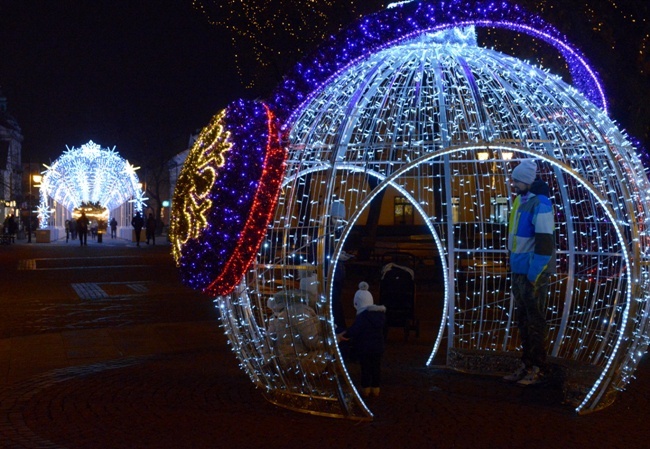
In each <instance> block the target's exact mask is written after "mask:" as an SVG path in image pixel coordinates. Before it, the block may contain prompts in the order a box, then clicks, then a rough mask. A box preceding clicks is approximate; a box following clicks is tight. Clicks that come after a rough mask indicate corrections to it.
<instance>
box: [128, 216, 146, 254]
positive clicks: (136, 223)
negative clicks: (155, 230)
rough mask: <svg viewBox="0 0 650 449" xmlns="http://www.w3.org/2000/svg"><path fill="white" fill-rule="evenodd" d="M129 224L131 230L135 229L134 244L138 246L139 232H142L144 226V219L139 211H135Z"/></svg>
mask: <svg viewBox="0 0 650 449" xmlns="http://www.w3.org/2000/svg"><path fill="white" fill-rule="evenodd" d="M131 226H133V230H134V231H135V242H136V246H140V234H141V233H142V227H143V226H144V219H143V218H142V215H140V212H136V213H135V215H134V216H133V219H132V220H131Z"/></svg>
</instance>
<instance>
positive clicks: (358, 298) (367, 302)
mask: <svg viewBox="0 0 650 449" xmlns="http://www.w3.org/2000/svg"><path fill="white" fill-rule="evenodd" d="M369 287H370V286H369V285H368V283H367V282H360V283H359V290H357V292H356V293H355V294H354V308H355V309H357V315H358V314H360V313H361V312H363V311H364V310H366V309H367V308H368V307H370V306H371V305H373V304H374V300H373V298H372V293H370V292H369V291H368V288H369Z"/></svg>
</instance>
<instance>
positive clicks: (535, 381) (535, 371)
mask: <svg viewBox="0 0 650 449" xmlns="http://www.w3.org/2000/svg"><path fill="white" fill-rule="evenodd" d="M545 382H546V377H545V376H544V373H543V372H542V370H540V369H539V367H538V366H533V367H532V368H531V369H530V370H528V373H526V375H525V376H524V377H523V378H522V379H521V380H520V381H518V382H517V385H522V386H524V387H527V386H529V385H540V384H543V383H545Z"/></svg>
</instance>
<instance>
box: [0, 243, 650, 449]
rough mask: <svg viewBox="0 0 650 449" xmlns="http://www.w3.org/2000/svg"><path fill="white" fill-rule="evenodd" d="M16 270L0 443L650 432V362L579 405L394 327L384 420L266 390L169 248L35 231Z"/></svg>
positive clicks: (364, 440)
mask: <svg viewBox="0 0 650 449" xmlns="http://www.w3.org/2000/svg"><path fill="white" fill-rule="evenodd" d="M75 258H76V259H75ZM25 261H27V262H25ZM0 269H1V270H2V271H1V273H2V278H1V279H2V287H3V294H2V297H0V308H1V310H2V314H0V448H56V449H63V448H67V449H73V448H254V447H264V448H304V449H311V448H324V447H327V448H355V449H356V448H546V447H554V446H559V447H562V448H589V447H603V448H621V449H622V448H626V449H627V448H630V447H633V448H635V447H646V446H647V444H648V443H647V442H648V440H649V438H650V430H649V429H648V427H649V426H648V424H647V423H648V418H649V413H648V410H649V406H650V403H649V402H650V364H649V362H648V360H647V359H644V360H643V361H642V363H641V366H640V368H639V370H638V372H637V377H638V379H637V380H635V381H634V382H633V383H632V384H631V385H630V386H629V387H628V390H627V391H625V392H624V393H623V394H621V395H620V397H619V399H618V400H617V401H616V402H615V403H614V404H613V405H612V406H610V407H609V408H607V409H605V410H602V411H600V412H596V413H592V414H590V415H585V416H578V415H576V414H575V412H574V411H573V409H572V408H570V407H568V406H566V405H563V404H562V392H561V391H559V388H555V387H544V388H520V387H516V386H511V385H506V384H504V383H503V382H501V381H500V379H499V378H495V377H491V376H475V375H467V374H461V373H456V372H452V371H449V370H445V369H439V368H424V366H423V365H424V360H425V359H426V357H427V355H428V351H429V348H430V346H431V342H430V339H429V336H428V334H427V333H426V332H423V334H422V335H421V336H420V337H419V338H417V339H416V338H410V339H409V341H408V342H404V341H403V338H402V335H401V333H400V332H397V330H396V332H395V333H393V331H391V334H390V335H389V344H388V350H387V353H386V356H385V358H384V360H385V364H384V385H383V387H382V395H381V397H379V398H374V400H373V401H371V402H370V403H369V406H370V408H371V410H373V412H374V414H375V419H374V421H372V422H366V423H357V422H353V421H346V420H340V419H330V418H322V417H317V416H311V415H305V414H300V413H296V412H291V411H288V410H284V409H282V408H278V407H275V406H273V405H272V404H270V403H268V402H266V401H265V400H264V398H263V397H262V395H261V393H260V391H258V390H256V389H255V387H254V386H253V385H252V384H251V383H250V381H249V380H248V378H247V377H246V375H245V374H244V373H243V372H242V371H241V370H240V369H239V368H238V366H237V361H236V359H235V357H234V355H233V354H232V352H231V351H230V349H229V347H228V345H227V344H226V339H225V337H224V336H223V335H222V333H221V331H220V329H219V325H218V321H217V316H216V312H215V310H214V307H213V306H212V303H211V300H210V299H209V298H205V297H203V296H202V295H200V294H198V293H196V292H192V291H191V290H189V289H186V288H185V287H183V286H182V285H180V283H179V282H178V279H177V276H176V274H175V269H174V267H173V264H172V263H171V258H170V256H169V247H164V246H156V247H147V246H144V247H141V248H135V247H134V246H133V245H131V244H130V243H128V242H125V241H115V242H108V244H103V245H101V246H100V245H99V244H95V245H92V244H91V243H89V246H88V247H85V248H79V247H77V246H73V245H68V246H66V245H65V244H62V243H53V244H38V245H35V244H31V245H27V244H20V243H19V244H16V245H11V246H9V247H0ZM350 369H351V371H352V372H353V373H354V372H355V370H356V369H357V368H356V367H355V366H351V367H350Z"/></svg>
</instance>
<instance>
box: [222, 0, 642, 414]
mask: <svg viewBox="0 0 650 449" xmlns="http://www.w3.org/2000/svg"><path fill="white" fill-rule="evenodd" d="M477 3H479V4H482V2H477ZM504 5H505V4H504V3H500V4H499V5H494V4H491V3H489V4H484V5H483V6H484V8H483V9H481V8H477V9H476V11H480V12H476V11H474V12H472V11H468V10H466V9H465V8H466V7H465V4H464V3H463V4H461V2H458V3H456V2H452V3H450V4H447V7H448V9H444V10H442V11H440V10H437V12H436V10H434V6H432V3H429V2H421V4H418V5H405V6H403V7H401V9H399V8H398V11H397V12H395V13H393V12H390V13H388V12H386V13H382V14H379V15H378V19H379V20H378V23H379V22H380V20H386V22H385V23H384V25H386V23H387V24H388V25H386V26H383V27H378V29H376V30H374V32H376V34H373V32H370V31H369V30H368V28H367V26H368V25H367V24H369V23H372V20H368V21H364V23H363V25H361V26H360V28H359V30H361V31H360V34H362V35H363V36H364V38H366V39H367V40H368V41H369V42H370V43H369V44H368V45H367V46H364V45H360V44H359V45H357V46H356V47H354V49H352V50H350V49H348V50H350V52H349V53H346V52H343V51H338V52H337V51H336V49H337V47H336V46H335V45H333V46H331V47H328V49H327V51H326V52H325V53H324V54H325V55H326V56H327V55H330V56H331V55H336V57H338V58H348V59H346V60H344V61H343V60H341V59H336V60H335V62H333V63H331V64H330V65H329V66H327V67H325V65H326V64H325V62H326V57H325V56H323V57H321V59H320V60H318V61H317V62H316V63H315V64H314V65H313V66H308V67H307V68H306V69H305V71H304V72H303V74H302V75H300V76H297V77H294V78H290V79H289V80H288V81H287V82H286V83H285V85H284V87H282V88H281V89H279V92H278V94H277V95H276V97H275V98H274V103H272V104H271V108H272V109H273V110H276V111H280V110H282V106H283V105H287V104H288V105H290V106H291V108H290V110H291V111H293V112H292V114H291V115H290V116H289V117H288V118H286V119H285V126H286V130H287V132H288V146H287V149H288V157H287V160H286V171H285V175H284V180H283V184H282V188H281V191H280V195H279V198H278V200H277V207H276V208H275V212H274V216H273V219H272V221H271V224H270V226H269V227H268V229H267V232H266V234H265V236H264V240H263V242H262V245H261V247H260V250H259V254H258V257H257V260H256V261H255V263H254V264H253V265H252V266H251V267H250V269H249V270H248V271H247V272H246V273H245V275H244V277H243V278H242V280H241V282H240V284H239V285H238V286H237V288H236V289H235V290H234V291H233V292H232V293H229V294H224V295H222V296H220V297H219V298H218V300H217V305H218V307H219V308H220V310H221V316H222V320H223V323H224V328H225V330H226V333H227V335H228V337H229V339H230V342H231V343H232V344H233V348H234V349H235V352H236V354H237V356H238V357H239V359H240V361H241V365H242V367H243V368H244V369H245V371H246V372H247V373H248V374H249V375H250V377H251V379H252V380H253V381H254V382H255V383H256V384H257V385H258V386H260V387H261V388H263V389H264V391H265V395H266V396H267V398H268V399H269V400H270V401H272V402H274V403H276V404H278V405H281V406H283V407H287V408H292V409H296V410H299V411H303V412H308V413H315V414H321V415H328V416H338V417H348V418H353V419H371V418H372V413H371V411H370V410H369V409H368V408H367V406H366V404H365V403H364V402H363V401H362V399H361V398H360V397H359V396H358V395H357V392H356V390H355V388H354V386H353V381H352V379H350V377H349V375H348V373H347V371H346V367H345V364H344V363H343V362H342V361H341V356H340V354H339V352H338V347H337V345H336V342H335V336H334V329H333V314H332V309H331V298H332V295H333V290H334V282H333V279H334V278H335V270H336V267H337V264H338V258H339V256H340V254H341V251H342V249H343V245H344V243H345V240H346V238H347V236H348V235H349V232H350V229H351V228H352V226H353V225H354V224H355V222H356V221H357V220H358V219H359V218H360V217H361V216H362V214H363V211H364V209H365V208H367V207H368V205H369V204H370V203H371V201H372V199H373V198H374V197H375V196H376V195H378V194H379V193H380V192H381V191H383V190H385V189H387V188H389V187H390V188H394V189H397V190H398V191H399V192H401V193H402V194H403V196H404V197H405V198H407V199H408V200H409V201H410V202H411V204H413V206H414V207H415V209H416V210H417V211H418V212H419V213H420V215H421V216H422V218H423V221H424V222H425V223H426V224H427V226H428V228H429V230H430V231H431V234H432V236H433V238H434V241H435V242H436V246H437V250H438V253H439V255H440V262H441V265H442V266H443V267H444V280H445V284H444V288H445V306H444V308H445V312H446V316H445V321H444V322H443V323H441V325H440V326H437V330H438V333H437V336H436V339H435V342H434V347H433V348H432V356H431V357H433V354H434V353H435V352H436V351H437V350H438V348H439V345H440V342H441V340H442V336H443V334H444V333H446V336H447V342H448V346H447V348H446V350H447V357H448V362H449V364H450V365H452V363H451V361H450V359H449V358H450V354H454V353H459V352H462V351H483V352H485V353H493V354H496V353H497V352H500V351H505V352H514V351H516V350H517V346H518V336H517V332H516V329H515V328H514V327H513V325H512V320H513V304H512V301H511V299H510V287H509V274H508V270H507V258H508V253H507V242H506V239H507V230H506V224H505V223H504V222H503V220H502V219H501V217H502V215H501V214H500V213H498V212H497V209H496V207H493V206H496V205H500V206H501V205H504V204H505V205H507V204H509V201H510V188H509V181H508V179H509V176H510V173H511V171H512V168H513V167H514V165H516V164H517V163H518V162H519V161H520V160H522V159H523V158H535V159H536V161H537V164H538V167H539V171H540V173H541V176H542V178H543V179H544V180H545V181H546V182H547V183H549V184H550V186H551V192H552V200H553V203H554V206H555V208H556V224H557V245H558V274H557V275H556V276H555V277H554V278H553V280H552V284H551V289H550V292H549V298H548V309H547V315H548V316H547V317H548V321H549V325H550V331H549V337H550V340H551V345H550V347H549V352H550V355H551V356H554V357H556V358H558V359H560V360H565V361H569V362H571V363H577V364H582V365H583V366H589V367H591V368H593V369H594V372H596V375H595V377H594V381H593V385H592V386H591V387H590V388H589V391H587V392H586V393H584V394H583V395H582V396H581V397H580V398H578V400H577V401H576V403H575V407H576V410H577V411H578V412H588V411H592V410H596V409H598V408H600V407H602V406H604V405H607V404H608V403H610V402H611V400H612V395H613V393H614V392H616V391H618V390H621V389H622V388H624V386H625V385H626V384H627V383H628V382H629V381H630V379H631V376H632V373H633V371H634V369H635V367H636V365H637V364H638V361H639V358H640V357H641V355H642V354H644V353H645V351H646V349H647V343H648V329H647V327H648V307H649V303H648V296H649V291H650V286H649V277H648V272H647V267H648V266H647V262H648V250H649V248H648V245H649V244H650V239H649V236H648V229H647V223H646V220H647V218H646V217H647V215H648V212H649V211H650V204H649V201H648V198H647V195H646V192H647V191H649V190H650V183H649V182H648V179H647V177H646V175H645V172H644V169H643V166H642V164H641V163H640V161H639V158H638V156H637V155H636V154H635V150H634V148H633V147H632V145H631V144H630V143H629V142H628V141H627V139H626V138H625V136H624V135H623V133H622V132H621V131H620V130H618V128H617V127H616V125H615V123H614V122H613V121H612V120H611V119H609V118H608V117H607V115H606V113H605V112H604V111H603V109H600V107H602V108H604V107H605V101H604V99H603V98H601V97H600V96H599V93H601V94H602V90H600V88H599V85H598V83H597V80H596V78H595V77H593V73H591V72H590V71H589V70H588V69H585V70H583V72H585V71H586V72H587V73H589V74H590V76H592V78H589V79H591V81H589V79H587V81H586V85H591V86H592V87H594V86H596V87H595V88H594V89H591V91H590V92H585V94H586V95H588V96H589V98H590V99H591V101H590V100H589V99H588V98H587V97H586V96H585V95H583V94H582V93H580V92H578V91H576V90H575V89H574V88H572V87H571V86H569V85H567V84H566V83H565V82H563V81H562V80H561V79H559V78H558V77H555V76H553V75H549V74H548V73H547V72H545V71H543V70H541V69H539V68H536V67H533V66H531V65H529V64H527V63H525V62H523V61H521V60H518V59H515V58H512V57H508V56H505V55H503V54H501V53H498V52H495V51H492V50H487V49H484V48H480V47H478V46H477V45H476V40H475V37H474V31H473V29H471V27H469V28H465V29H463V30H454V29H450V26H452V25H453V24H461V25H463V26H466V25H476V26H502V27H505V28H511V29H516V24H517V23H518V21H519V23H522V24H525V23H529V24H531V23H532V25H540V23H538V22H539V21H536V20H530V17H527V16H526V15H524V14H523V13H522V12H521V11H520V10H516V9H515V10H512V9H509V7H508V6H507V5H506V6H504ZM492 8H496V10H494V9H492ZM456 17H461V18H462V17H466V18H467V20H466V21H463V20H461V19H457V18H456ZM486 17H487V18H488V19H491V20H495V21H493V22H489V21H488V20H486ZM404 23H408V24H409V29H413V28H417V27H419V29H418V30H417V31H416V32H413V33H412V34H411V35H409V36H403V34H402V32H401V31H400V30H401V28H400V25H401V24H404ZM542 25H543V24H542ZM526 26H527V25H522V27H523V28H522V29H521V30H520V31H522V32H529V31H531V30H530V29H529V28H528V29H527V28H526ZM379 28H381V29H379ZM542 28H543V29H544V32H543V33H542V32H539V33H537V34H540V35H541V34H544V36H550V37H551V38H553V39H555V40H554V42H555V44H554V45H557V46H558V47H562V48H565V45H566V44H564V42H563V41H562V39H556V36H557V35H556V34H554V33H556V32H555V31H554V30H553V29H552V27H548V26H546V25H544V26H542V27H541V28H539V29H542ZM439 31H444V32H443V33H439ZM382 33H384V34H385V36H383V35H382ZM391 33H392V34H391ZM351 34H354V33H351ZM532 34H535V33H532ZM554 36H555V37H554ZM348 37H349V36H348ZM384 37H385V39H384V40H382V38H384ZM553 39H550V40H553ZM343 40H345V39H343ZM360 48H372V49H373V50H372V51H371V52H370V53H368V54H358V53H354V52H355V51H359V50H358V49H360ZM569 53H571V52H569ZM571 54H572V55H575V54H574V53H571ZM341 55H344V56H341ZM565 56H566V54H565ZM577 59H578V60H579V61H580V63H579V64H577V65H578V66H581V67H584V66H583V65H581V64H582V63H583V62H584V61H582V59H580V57H579V56H578V57H577ZM573 62H575V60H574V61H573ZM316 67H318V70H316ZM324 67H325V68H324ZM573 73H574V75H575V73H577V72H573ZM319 76H322V78H318V77H319ZM301 77H302V78H301ZM582 81H583V82H585V81H584V80H582ZM299 85H302V86H311V88H312V90H305V89H303V90H300V89H298V88H297V87H296V86H299ZM582 86H583V87H584V86H585V84H582ZM294 90H296V92H294ZM599 98H600V99H601V100H602V101H600V102H599V106H600V107H599V106H596V105H595V104H594V103H592V101H594V102H598V101H599ZM292 99H293V100H292ZM341 206H343V207H344V208H345V212H344V213H341V208H342V207H341ZM430 360H431V358H429V361H430Z"/></svg>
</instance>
